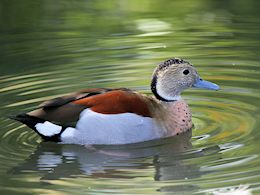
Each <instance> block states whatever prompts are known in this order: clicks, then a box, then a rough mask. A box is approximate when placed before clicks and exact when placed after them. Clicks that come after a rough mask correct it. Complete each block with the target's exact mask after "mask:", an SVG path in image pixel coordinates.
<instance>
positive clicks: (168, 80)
mask: <svg viewBox="0 0 260 195" xmlns="http://www.w3.org/2000/svg"><path fill="white" fill-rule="evenodd" d="M190 87H196V88H203V89H209V90H218V89H219V86H218V85H216V84H214V83H211V82H209V81H205V80H203V79H202V78H201V77H200V76H199V74H198V72H197V71H196V69H195V68H194V66H193V65H192V64H190V63H189V62H187V61H185V60H182V59H179V58H172V59H169V60H166V61H164V62H162V63H160V64H159V65H158V67H157V68H156V69H155V71H154V73H153V78H152V83H151V89H152V92H153V93H154V95H155V97H156V98H157V99H159V100H162V101H166V102H169V101H175V100H178V99H180V94H181V92H182V91H183V90H185V89H187V88H190Z"/></svg>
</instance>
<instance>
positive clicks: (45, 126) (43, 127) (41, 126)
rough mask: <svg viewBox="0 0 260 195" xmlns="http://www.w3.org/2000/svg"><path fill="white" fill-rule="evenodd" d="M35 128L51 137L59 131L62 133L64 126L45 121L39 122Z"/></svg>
mask: <svg viewBox="0 0 260 195" xmlns="http://www.w3.org/2000/svg"><path fill="white" fill-rule="evenodd" d="M35 128H36V129H37V131H38V132H39V133H40V134H42V135H44V136H48V137H51V136H53V135H56V134H58V133H60V131H61V129H62V127H61V126H59V125H55V124H53V123H51V122H49V121H45V122H44V123H37V124H36V125H35Z"/></svg>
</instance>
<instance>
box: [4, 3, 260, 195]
mask: <svg viewBox="0 0 260 195" xmlns="http://www.w3.org/2000/svg"><path fill="white" fill-rule="evenodd" d="M259 9H260V1H257V0H247V1H242V0H238V1H237V0H228V1H222V0H221V1H216V0H215V1H214V0H207V1H206V0H198V1H192V0H186V1H172V0H160V1H155V0H142V1H137V0H131V1H127V0H125V1H120V0H117V1H110V0H108V1H98V0H94V1H70V0H63V1H61V0H56V1H51V0H44V1H43V0H39V1H33V0H27V1H19V0H1V1H0V100H1V101H0V124H1V128H0V194H3V195H4V194H18V195H20V194H21V195H22V194H26V195H27V194H28V195H29V194H58V195H61V194H62V195H63V194H64V195H65V194H213V195H214V194H245V195H248V194H260V160H259V154H260V142H259V139H260V132H259V127H260V109H259V107H260V98H259V97H260V12H259ZM171 57H181V58H184V59H186V60H188V61H190V62H191V63H193V64H194V66H195V67H196V68H197V70H198V71H199V73H200V75H201V76H202V77H203V78H205V79H207V80H210V81H212V82H214V83H217V84H219V85H220V86H221V90H220V91H218V92H212V91H205V90H194V89H190V90H187V91H185V92H184V93H183V94H182V97H183V98H184V99H185V100H186V101H187V102H188V103H189V105H190V108H191V110H192V113H193V123H194V129H193V132H192V135H190V134H189V133H187V134H183V135H181V136H179V137H173V138H169V139H163V140H156V141H150V142H146V143H139V144H130V145H125V146H123V145H121V146H97V147H98V149H99V150H97V151H93V150H89V149H87V148H85V147H84V146H76V145H62V144H56V143H48V142H42V140H41V139H40V138H39V137H38V135H36V134H35V133H34V132H33V131H31V130H30V129H28V128H27V127H25V126H24V125H21V124H19V123H17V122H15V121H12V120H9V119H8V118H7V116H8V115H13V114H17V113H20V112H26V111H29V110H32V109H34V108H36V107H37V105H38V104H39V103H41V102H42V101H44V100H47V99H50V98H53V97H57V96H60V95H64V94H68V93H70V92H73V91H77V90H80V89H85V88H90V87H128V88H132V89H135V90H139V91H141V92H143V93H145V94H148V95H150V94H151V92H150V87H149V85H150V79H151V74H152V71H153V69H154V68H155V66H156V65H157V64H158V63H159V62H161V61H163V60H165V59H168V58H171ZM190 137H191V138H190ZM101 151H102V152H101Z"/></svg>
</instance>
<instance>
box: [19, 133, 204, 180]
mask: <svg viewBox="0 0 260 195" xmlns="http://www.w3.org/2000/svg"><path fill="white" fill-rule="evenodd" d="M190 138H191V132H190V131H189V132H187V133H185V134H182V135H179V136H176V137H173V138H168V139H164V140H157V141H151V142H146V143H139V144H131V145H120V146H118V145H117V146H95V148H93V147H86V146H78V145H62V144H56V143H47V142H43V143H41V144H40V145H39V147H38V148H37V150H36V151H35V153H33V154H32V155H31V156H30V157H29V158H28V160H27V161H26V162H25V163H24V164H22V165H20V166H19V167H17V168H16V169H15V172H16V173H22V172H27V171H30V172H31V171H35V172H39V173H41V175H42V179H47V180H50V179H59V178H68V177H79V176H88V177H103V178H133V177H136V175H135V174H131V172H134V171H135V170H142V169H143V170H145V169H151V168H152V169H154V172H155V173H154V179H155V180H173V179H185V178H193V177H198V176H199V175H200V172H199V168H198V167H197V166H196V165H194V164H189V163H186V162H185V159H186V158H190V155H191V152H189V151H191V148H192V145H191V142H190ZM131 170H132V171H131ZM144 172H145V171H144ZM140 174H142V173H140ZM133 175H135V176H133Z"/></svg>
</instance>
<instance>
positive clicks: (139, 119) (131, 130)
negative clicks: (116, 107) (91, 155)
mask: <svg viewBox="0 0 260 195" xmlns="http://www.w3.org/2000/svg"><path fill="white" fill-rule="evenodd" d="M163 136H164V131H163V130H161V129H160V128H159V127H158V125H157V124H156V122H155V121H154V120H153V119H152V118H150V117H143V116H140V115H137V114H133V113H123V114H100V113H97V112H94V111H92V110H91V109H85V110H84V111H82V113H81V114H80V119H79V121H78V123H77V125H76V128H67V129H65V131H64V132H63V133H62V134H61V140H62V142H63V143H71V144H72V143H73V144H127V143H136V142H142V141H147V140H153V139H158V138H161V137H163Z"/></svg>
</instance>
